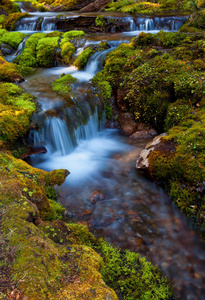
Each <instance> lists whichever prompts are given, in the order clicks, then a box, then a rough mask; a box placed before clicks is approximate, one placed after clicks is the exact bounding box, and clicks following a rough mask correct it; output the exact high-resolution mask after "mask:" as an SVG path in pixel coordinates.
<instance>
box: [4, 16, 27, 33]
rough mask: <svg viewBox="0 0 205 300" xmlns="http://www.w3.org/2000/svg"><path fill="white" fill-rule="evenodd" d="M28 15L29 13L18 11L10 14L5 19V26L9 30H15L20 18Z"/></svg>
mask: <svg viewBox="0 0 205 300" xmlns="http://www.w3.org/2000/svg"><path fill="white" fill-rule="evenodd" d="M27 16H28V13H20V12H17V13H13V14H10V15H9V16H8V17H7V18H6V20H5V21H4V23H3V27H4V28H5V29H7V30H10V31H13V30H15V27H16V23H17V22H18V21H19V20H21V19H22V18H25V17H27Z"/></svg>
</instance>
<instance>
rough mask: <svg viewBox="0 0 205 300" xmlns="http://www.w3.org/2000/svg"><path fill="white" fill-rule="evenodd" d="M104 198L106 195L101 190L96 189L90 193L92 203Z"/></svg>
mask: <svg viewBox="0 0 205 300" xmlns="http://www.w3.org/2000/svg"><path fill="white" fill-rule="evenodd" d="M103 198H104V196H103V193H102V192H100V191H94V192H92V194H91V195H90V202H91V203H92V204H95V203H96V202H97V201H100V200H103Z"/></svg>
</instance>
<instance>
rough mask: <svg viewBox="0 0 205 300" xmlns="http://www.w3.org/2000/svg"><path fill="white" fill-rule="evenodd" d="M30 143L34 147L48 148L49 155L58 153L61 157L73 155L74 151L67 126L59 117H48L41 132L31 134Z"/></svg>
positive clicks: (34, 131)
mask: <svg viewBox="0 0 205 300" xmlns="http://www.w3.org/2000/svg"><path fill="white" fill-rule="evenodd" d="M30 141H32V143H33V145H34V146H40V145H44V146H46V149H47V150H48V153H54V152H57V153H59V154H60V155H61V156H64V155H66V154H69V153H71V152H72V151H73V149H74V143H73V141H72V138H71V135H70V133H69V131H68V127H67V124H66V122H65V121H64V120H61V119H60V118H58V117H50V116H49V117H47V118H46V120H45V122H44V126H43V127H42V128H41V130H40V131H36V130H33V131H32V132H31V134H30ZM45 143H46V144H45Z"/></svg>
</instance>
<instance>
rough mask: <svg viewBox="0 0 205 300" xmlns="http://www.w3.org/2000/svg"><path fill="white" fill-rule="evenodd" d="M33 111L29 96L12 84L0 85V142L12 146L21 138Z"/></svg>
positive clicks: (33, 107)
mask: <svg viewBox="0 0 205 300" xmlns="http://www.w3.org/2000/svg"><path fill="white" fill-rule="evenodd" d="M7 68H8V66H7ZM0 70H1V69H0ZM35 110H36V105H35V103H34V99H33V97H32V96H31V95H29V94H27V93H25V92H23V90H22V89H21V88H19V87H18V86H17V85H14V84H12V83H0V115H1V118H0V129H1V130H0V141H1V142H2V141H4V142H6V143H9V144H13V143H14V142H15V141H16V139H17V138H19V137H23V136H24V135H25V134H26V132H27V131H28V129H29V127H30V119H31V116H32V114H33V112H34V111H35Z"/></svg>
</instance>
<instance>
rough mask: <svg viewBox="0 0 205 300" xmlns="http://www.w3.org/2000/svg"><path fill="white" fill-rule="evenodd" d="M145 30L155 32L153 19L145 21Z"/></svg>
mask: <svg viewBox="0 0 205 300" xmlns="http://www.w3.org/2000/svg"><path fill="white" fill-rule="evenodd" d="M145 30H146V31H150V30H155V26H154V21H153V19H147V20H145Z"/></svg>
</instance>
